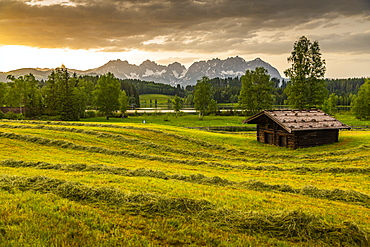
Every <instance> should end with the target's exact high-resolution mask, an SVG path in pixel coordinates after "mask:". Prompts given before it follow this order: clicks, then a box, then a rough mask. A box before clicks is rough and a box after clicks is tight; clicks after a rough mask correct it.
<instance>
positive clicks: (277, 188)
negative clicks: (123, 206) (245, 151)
mask: <svg viewBox="0 0 370 247" xmlns="http://www.w3.org/2000/svg"><path fill="white" fill-rule="evenodd" d="M0 166H4V167H32V168H36V169H53V170H62V171H68V172H72V171H79V172H98V173H103V174H115V175H120V176H129V177H151V178H158V179H165V180H168V179H173V180H178V181H184V182H189V183H195V184H204V185H216V186H233V187H238V188H245V189H249V190H254V191H272V192H283V193H292V194H301V195H304V196H309V197H313V198H320V199H326V200H332V201H341V202H345V203H356V204H358V205H361V206H365V207H370V196H368V195H366V194H364V193H360V192H357V191H354V190H341V189H334V190H325V189H318V188H316V187H315V186H312V185H308V186H305V187H303V188H301V189H296V188H293V187H291V186H289V185H286V184H272V185H271V184H267V183H264V182H261V181H256V180H248V181H244V182H234V181H230V180H228V179H224V178H221V177H218V176H214V177H207V176H204V175H203V174H192V175H189V176H187V175H181V174H173V175H167V174H166V173H165V172H163V171H155V170H150V169H144V168H139V169H135V170H130V169H127V168H123V167H114V166H106V165H99V164H94V165H86V164H50V163H46V162H24V161H16V160H4V161H1V162H0Z"/></svg>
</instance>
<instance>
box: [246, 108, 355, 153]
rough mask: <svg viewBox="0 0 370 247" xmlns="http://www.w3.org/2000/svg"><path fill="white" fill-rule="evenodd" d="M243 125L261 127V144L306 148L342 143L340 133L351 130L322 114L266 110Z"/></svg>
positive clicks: (258, 129) (315, 111)
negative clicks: (339, 138) (341, 130)
mask: <svg viewBox="0 0 370 247" xmlns="http://www.w3.org/2000/svg"><path fill="white" fill-rule="evenodd" d="M243 123H248V124H257V141H259V142H263V143H268V144H272V145H276V146H280V147H288V148H293V149H296V148H304V147H313V146H319V145H324V144H329V143H334V142H338V135H339V130H340V129H350V127H349V126H347V125H345V124H343V123H341V122H340V121H338V120H337V119H335V118H333V117H332V116H330V115H328V114H326V113H325V112H322V111H320V110H266V111H262V112H260V113H258V114H256V115H254V116H252V117H250V118H248V119H246V120H245V121H243Z"/></svg>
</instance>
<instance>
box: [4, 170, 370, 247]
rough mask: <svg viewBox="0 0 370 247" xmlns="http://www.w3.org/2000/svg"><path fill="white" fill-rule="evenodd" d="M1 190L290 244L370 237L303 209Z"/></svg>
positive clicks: (54, 184) (46, 187) (66, 186)
mask: <svg viewBox="0 0 370 247" xmlns="http://www.w3.org/2000/svg"><path fill="white" fill-rule="evenodd" d="M0 189H2V190H6V191H9V192H11V193H17V190H20V191H35V192H39V193H52V194H55V195H57V196H59V197H62V198H66V199H68V200H71V201H76V202H81V203H94V205H96V206H101V204H105V205H107V206H109V207H114V208H118V209H120V210H124V211H126V212H130V213H132V214H141V215H147V216H149V217H153V215H159V216H175V215H185V216H186V215H189V216H190V215H191V216H192V217H191V218H193V220H194V219H197V220H199V221H203V222H207V223H208V224H212V225H215V226H216V227H218V228H222V229H223V230H225V231H231V230H236V231H239V232H244V233H247V234H264V235H267V236H269V237H273V238H278V239H283V240H288V241H291V242H306V243H315V244H316V245H317V244H320V245H322V246H369V244H370V241H369V233H368V232H366V231H365V230H363V229H361V228H360V227H358V226H357V225H356V224H355V223H351V222H344V223H340V224H334V223H332V224H329V223H327V221H324V220H322V219H321V218H319V217H317V216H315V215H312V214H307V213H304V212H301V211H289V212H276V213H261V212H257V213H256V212H243V211H235V210H231V209H226V208H217V207H216V206H215V205H213V204H212V203H210V202H209V201H206V200H195V199H188V198H171V197H166V196H158V195H153V194H133V193H124V192H123V191H121V190H118V189H116V188H110V187H99V188H93V187H88V186H86V185H83V184H81V183H76V182H69V181H64V180H58V179H52V178H49V177H45V176H35V177H23V176H7V175H2V176H0Z"/></svg>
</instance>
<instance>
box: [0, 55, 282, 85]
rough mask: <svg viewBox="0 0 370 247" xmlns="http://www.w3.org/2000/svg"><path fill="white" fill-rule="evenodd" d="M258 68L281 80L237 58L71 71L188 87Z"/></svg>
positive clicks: (2, 77) (43, 72)
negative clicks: (202, 80) (183, 63)
mask: <svg viewBox="0 0 370 247" xmlns="http://www.w3.org/2000/svg"><path fill="white" fill-rule="evenodd" d="M256 67H264V68H266V69H267V71H268V73H269V75H270V76H271V78H273V77H275V78H278V79H282V77H281V76H280V73H279V71H278V70H277V69H276V68H274V67H273V66H271V65H270V64H269V63H266V62H264V61H263V60H262V59H260V58H256V59H254V60H252V61H245V60H244V59H243V58H241V57H238V56H236V57H230V58H227V59H225V60H221V59H218V58H215V59H212V60H208V61H198V62H194V63H193V64H192V65H191V66H190V67H189V68H188V69H187V68H186V67H185V66H184V65H182V64H180V63H178V62H174V63H172V64H169V65H167V66H165V65H159V64H157V63H156V62H153V61H150V60H146V61H144V62H143V63H142V64H140V65H134V64H130V63H128V62H127V61H121V60H120V59H117V60H111V61H109V62H108V63H106V64H104V65H103V66H100V67H98V68H95V69H89V70H84V71H82V70H74V69H68V70H69V71H70V72H72V73H74V72H76V73H77V74H79V75H102V74H106V73H108V72H111V73H113V74H114V75H115V76H116V77H117V78H120V79H139V80H143V81H154V82H156V83H164V84H170V85H177V84H180V85H182V86H186V85H195V84H196V83H197V80H199V79H201V78H202V77H203V76H208V77H209V78H216V77H219V78H228V77H237V76H238V77H240V76H242V75H244V74H245V71H246V70H248V69H249V70H255V68H256ZM51 71H52V69H33V68H25V69H18V70H13V71H9V72H6V73H2V72H0V81H6V76H7V75H10V74H11V75H14V76H15V77H18V76H21V75H25V74H29V73H32V74H33V75H34V76H35V77H36V79H38V80H47V77H48V75H49V74H50V73H51Z"/></svg>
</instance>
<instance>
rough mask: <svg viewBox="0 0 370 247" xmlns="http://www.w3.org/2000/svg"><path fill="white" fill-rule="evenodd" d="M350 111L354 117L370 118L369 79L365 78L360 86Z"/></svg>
mask: <svg viewBox="0 0 370 247" xmlns="http://www.w3.org/2000/svg"><path fill="white" fill-rule="evenodd" d="M352 111H353V113H354V114H355V117H356V118H358V119H363V120H370V79H366V81H365V83H364V84H363V85H362V86H361V87H360V89H359V91H358V95H357V97H356V98H355V100H354V102H353V104H352Z"/></svg>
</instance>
